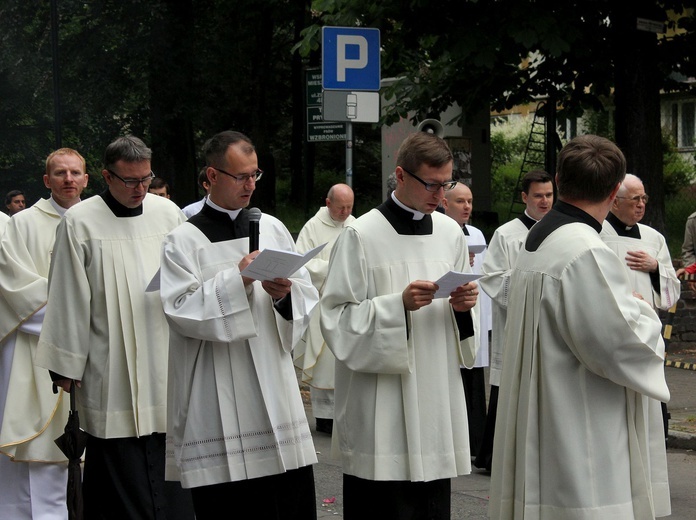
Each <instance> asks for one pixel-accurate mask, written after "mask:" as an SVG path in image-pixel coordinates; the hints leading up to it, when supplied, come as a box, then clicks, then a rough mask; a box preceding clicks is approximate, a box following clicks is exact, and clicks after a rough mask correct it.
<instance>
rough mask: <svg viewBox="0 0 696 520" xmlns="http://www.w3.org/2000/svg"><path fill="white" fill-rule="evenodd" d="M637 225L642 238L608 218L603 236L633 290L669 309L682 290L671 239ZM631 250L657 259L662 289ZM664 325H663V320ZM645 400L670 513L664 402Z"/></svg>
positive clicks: (662, 507) (662, 508)
mask: <svg viewBox="0 0 696 520" xmlns="http://www.w3.org/2000/svg"><path fill="white" fill-rule="evenodd" d="M636 226H638V231H639V233H640V238H633V237H628V236H620V235H619V234H618V233H617V232H616V229H614V227H613V226H612V224H611V223H610V222H609V221H608V220H605V221H604V224H603V225H602V232H601V233H600V237H601V238H602V240H603V241H604V243H605V244H607V245H608V246H609V247H610V248H611V249H612V250H613V251H614V253H616V256H618V257H619V260H621V263H622V264H623V265H624V268H625V270H626V274H627V275H628V279H629V283H630V284H631V288H632V289H633V291H635V292H637V293H638V294H640V295H641V296H642V297H643V298H644V299H645V301H646V302H648V303H649V304H650V305H651V306H652V307H653V308H654V309H662V310H667V309H669V308H670V307H672V306H673V305H674V304H675V303H676V302H677V300H678V299H679V296H680V294H681V282H680V281H679V279H678V278H677V275H676V273H675V271H674V266H673V265H672V257H671V256H670V254H669V249H668V247H667V243H666V241H665V238H664V236H663V235H662V234H661V233H659V232H658V231H656V230H655V229H653V228H651V227H649V226H644V225H643V224H636ZM628 251H645V252H646V253H647V254H649V255H650V256H652V257H653V258H655V259H656V260H657V264H658V267H657V276H658V277H659V284H660V290H659V291H656V290H655V287H654V286H653V284H652V277H651V275H650V274H648V273H646V272H643V271H636V270H633V269H631V268H629V267H628V264H627V263H626V254H627V253H628ZM660 326H662V323H661V322H660ZM643 400H644V401H645V402H644V403H643V406H644V408H645V409H646V415H647V417H648V437H649V439H650V473H651V480H652V489H653V498H654V502H655V511H656V514H658V516H666V515H668V514H669V513H670V510H671V506H670V497H669V475H668V471H667V454H666V446H665V425H664V419H663V416H662V405H661V403H660V402H659V401H656V400H655V399H651V398H649V397H645V396H643Z"/></svg>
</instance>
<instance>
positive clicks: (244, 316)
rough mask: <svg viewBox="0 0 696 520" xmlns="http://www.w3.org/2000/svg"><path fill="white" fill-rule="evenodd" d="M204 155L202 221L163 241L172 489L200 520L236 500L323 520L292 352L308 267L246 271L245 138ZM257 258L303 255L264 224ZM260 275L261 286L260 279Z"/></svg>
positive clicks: (254, 173) (313, 298)
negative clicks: (278, 274) (184, 492)
mask: <svg viewBox="0 0 696 520" xmlns="http://www.w3.org/2000/svg"><path fill="white" fill-rule="evenodd" d="M203 152H204V155H205V160H206V164H207V167H206V171H207V174H208V179H209V181H210V192H209V196H208V198H207V199H206V202H205V205H204V206H203V208H202V209H201V211H200V212H199V213H198V214H196V215H194V216H193V217H191V218H190V219H189V220H188V221H187V222H185V223H184V224H182V225H180V226H179V227H178V228H176V229H175V230H174V231H172V232H171V233H170V234H169V235H167V237H166V238H165V241H164V245H163V249H162V267H161V279H160V284H161V287H160V294H161V298H162V304H163V306H164V312H165V314H166V316H167V319H168V321H169V325H170V357H169V380H168V383H169V400H168V422H167V433H168V436H169V441H170V446H171V450H170V451H169V452H168V454H167V455H168V458H167V478H170V479H174V480H180V481H181V483H182V485H183V487H185V488H191V492H192V496H193V501H194V509H195V512H196V518H197V520H205V519H208V518H219V512H220V511H221V510H223V509H227V508H229V504H230V502H229V501H230V497H234V505H235V508H236V509H238V510H240V511H244V510H251V509H252V508H258V506H259V504H263V506H262V507H264V509H265V512H266V513H267V514H265V515H264V518H269V519H276V518H277V519H280V518H283V519H298V520H300V519H301V520H304V519H307V518H309V519H311V518H316V503H315V493H314V475H313V470H312V466H311V465H312V464H314V463H315V462H316V461H317V458H316V454H315V450H314V444H313V442H312V436H311V432H310V429H309V424H308V422H307V417H306V414H305V411H304V405H303V403H302V398H301V396H300V391H299V387H298V385H297V375H296V373H295V367H294V365H293V362H292V354H291V353H292V349H293V347H294V346H295V345H296V344H297V342H298V341H299V340H300V338H301V337H302V334H303V333H304V331H305V329H306V327H307V324H308V323H309V316H310V312H311V311H312V309H313V308H314V306H315V305H316V304H317V301H318V293H317V290H316V289H315V288H314V286H313V285H312V282H311V280H310V277H309V273H308V272H307V270H306V269H305V268H304V267H301V268H300V269H299V270H298V271H297V272H295V273H294V274H290V275H288V276H287V278H285V277H283V278H268V277H267V276H265V275H266V274H267V273H268V270H267V269H265V268H264V269H263V270H262V275H260V276H259V278H263V281H260V280H258V279H255V278H252V277H250V276H246V275H245V274H252V273H253V270H251V269H250V270H249V271H246V273H242V271H243V270H244V269H245V268H246V267H247V266H249V265H250V264H251V263H252V262H253V261H254V259H255V258H256V257H257V256H258V255H259V251H258V250H257V251H251V252H250V251H249V250H248V247H249V241H248V240H247V237H248V236H249V217H248V213H249V211H248V210H247V209H246V207H247V206H248V205H249V202H250V199H251V195H252V194H253V192H254V190H255V188H256V182H257V181H258V180H259V179H260V178H261V176H262V174H263V172H262V171H261V170H260V169H259V167H258V159H257V155H256V151H255V150H254V146H253V144H252V143H251V141H250V140H249V138H248V137H246V136H245V135H243V134H241V133H239V132H234V131H224V132H220V133H219V134H217V135H215V136H214V137H212V138H211V139H209V140H208V141H207V142H206V143H205V145H204V147H203ZM259 228H260V233H259V245H260V249H268V250H270V249H273V250H276V251H289V252H293V251H294V250H295V246H294V241H293V239H292V236H291V235H290V233H289V232H288V230H287V229H286V228H285V226H284V225H283V224H282V223H281V222H280V221H279V220H278V219H276V218H275V217H273V216H271V215H267V214H263V215H262V217H261V220H260V222H259ZM254 276H256V275H254Z"/></svg>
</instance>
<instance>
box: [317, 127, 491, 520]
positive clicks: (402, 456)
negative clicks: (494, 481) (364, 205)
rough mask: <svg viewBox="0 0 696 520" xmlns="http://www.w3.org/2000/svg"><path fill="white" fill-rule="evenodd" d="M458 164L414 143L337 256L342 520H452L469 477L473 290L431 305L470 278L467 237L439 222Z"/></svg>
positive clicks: (434, 144) (326, 297) (327, 291)
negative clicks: (452, 282)
mask: <svg viewBox="0 0 696 520" xmlns="http://www.w3.org/2000/svg"><path fill="white" fill-rule="evenodd" d="M452 164H453V159H452V153H451V151H450V149H449V147H448V146H447V143H446V142H445V141H444V140H443V139H441V138H439V137H437V136H435V135H432V134H427V133H425V132H417V133H414V134H411V135H410V136H408V137H407V138H406V139H405V140H404V142H403V143H402V145H401V147H400V148H399V152H398V155H397V162H396V170H395V174H396V182H397V186H396V189H395V191H394V192H393V193H391V195H390V196H389V197H388V198H387V200H386V201H385V202H384V203H383V204H382V205H380V206H379V207H377V208H375V209H373V210H371V211H370V212H368V213H366V214H365V215H363V216H361V217H359V218H358V219H356V220H355V221H354V222H352V223H350V224H348V225H347V226H346V227H345V229H344V231H343V232H342V233H341V235H340V236H339V238H338V239H337V240H336V244H335V245H334V248H333V251H332V256H331V261H330V264H329V270H328V275H327V278H326V284H325V286H324V292H323V294H322V299H321V328H322V333H323V335H324V339H325V340H326V342H327V345H328V346H329V348H330V349H331V350H332V352H333V353H334V355H335V356H336V381H335V383H336V386H335V417H334V430H333V435H334V445H336V446H338V448H339V450H340V454H341V460H342V466H343V474H344V475H343V496H344V516H345V518H346V520H351V519H361V518H402V517H403V516H400V513H401V514H406V512H408V514H409V515H412V516H409V518H430V519H449V518H450V492H451V478H452V477H456V476H458V475H464V474H468V473H470V471H471V460H470V450H469V434H468V426H467V415H466V402H465V397H464V389H463V387H462V380H461V375H460V373H459V366H460V364H464V365H466V366H472V364H473V362H474V358H475V356H476V346H477V345H478V341H477V334H478V317H477V316H476V315H475V310H472V309H473V308H474V306H475V304H476V299H477V294H478V288H477V285H476V283H475V282H468V283H465V284H463V285H460V286H459V287H457V288H456V289H454V290H453V291H452V292H451V293H450V294H448V295H445V297H443V298H436V297H435V294H436V291H437V290H438V285H437V284H436V283H435V281H436V280H438V279H439V278H440V277H442V276H443V275H445V274H446V273H448V272H449V271H455V272H465V273H471V266H470V265H469V252H468V248H467V243H466V239H465V237H464V234H463V233H462V232H461V229H460V228H459V226H458V225H457V223H456V222H455V221H454V220H453V219H451V218H450V217H448V216H446V215H444V214H442V213H440V212H437V211H435V210H436V208H437V207H438V206H439V204H440V202H441V201H442V198H443V197H444V192H445V191H447V190H450V189H452V188H453V187H454V186H455V185H456V181H454V180H452Z"/></svg>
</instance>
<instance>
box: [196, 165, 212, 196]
mask: <svg viewBox="0 0 696 520" xmlns="http://www.w3.org/2000/svg"><path fill="white" fill-rule="evenodd" d="M207 169H208V168H206V167H205V166H204V167H203V168H201V171H199V172H198V186H200V187H201V189H203V190H205V186H204V184H210V181H209V180H208V172H207V171H206V170H207Z"/></svg>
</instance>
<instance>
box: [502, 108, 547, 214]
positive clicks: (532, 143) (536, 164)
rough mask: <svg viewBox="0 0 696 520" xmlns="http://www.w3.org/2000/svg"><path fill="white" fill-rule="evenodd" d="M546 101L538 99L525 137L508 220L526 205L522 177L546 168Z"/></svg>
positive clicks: (519, 212)
mask: <svg viewBox="0 0 696 520" xmlns="http://www.w3.org/2000/svg"><path fill="white" fill-rule="evenodd" d="M546 103H547V101H546V100H542V101H539V103H537V106H536V110H535V112H534V119H533V120H532V128H531V130H530V132H529V138H528V139H527V147H526V148H525V150H524V157H523V159H522V166H520V175H519V176H518V177H517V183H516V184H515V190H514V191H513V194H512V202H511V203H510V210H509V212H508V218H507V220H508V221H509V220H512V219H513V218H514V217H516V216H518V215H521V214H522V213H524V210H525V207H526V206H525V203H524V202H523V201H522V179H523V178H524V176H525V175H526V174H527V172H530V171H532V170H544V169H545V168H546V118H545V117H544V108H545V106H546Z"/></svg>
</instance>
